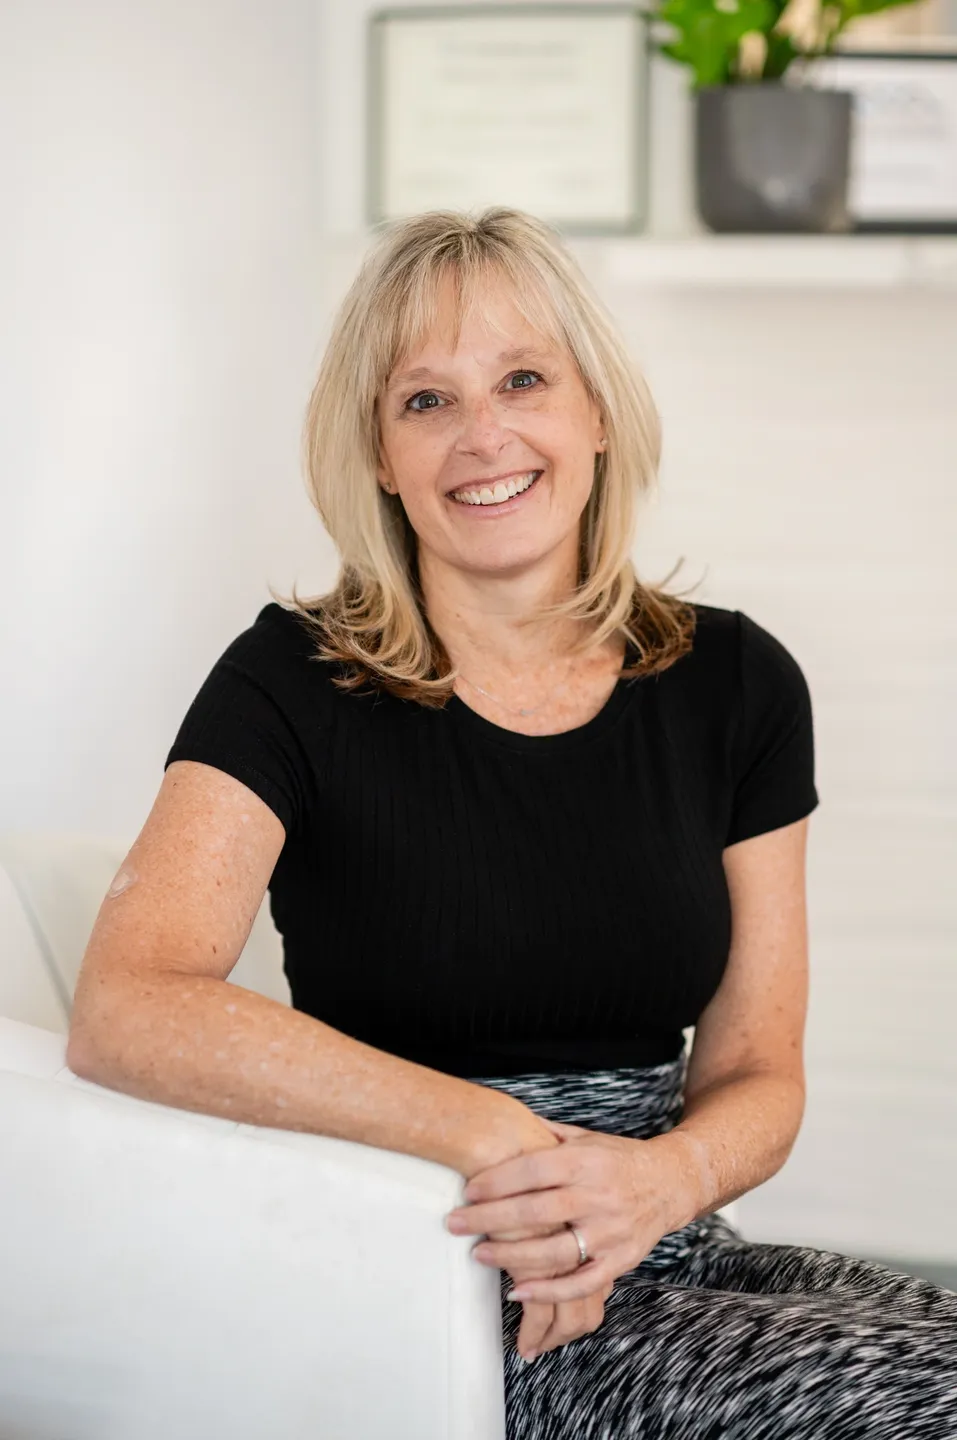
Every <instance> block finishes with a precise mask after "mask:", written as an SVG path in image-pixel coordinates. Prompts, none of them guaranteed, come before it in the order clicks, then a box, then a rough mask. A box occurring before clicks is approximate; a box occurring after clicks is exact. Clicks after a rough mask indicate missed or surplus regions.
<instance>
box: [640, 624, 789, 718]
mask: <svg viewBox="0 0 957 1440" xmlns="http://www.w3.org/2000/svg"><path fill="white" fill-rule="evenodd" d="M692 603H693V609H694V612H695V630H694V635H693V637H692V645H691V649H690V650H689V651H687V652H686V653H685V654H684V655H683V656H682V657H681V658H680V659H679V660H678V661H677V662H676V663H675V664H674V665H673V666H672V667H671V670H670V671H665V672H663V674H662V676H661V679H662V683H663V684H667V685H668V688H669V689H672V690H673V691H674V692H675V693H676V694H677V695H678V696H679V697H680V704H681V705H682V706H683V707H687V706H690V707H691V709H692V710H693V711H694V713H695V714H696V715H697V716H698V717H699V719H700V720H702V721H704V720H706V719H707V718H708V717H711V718H712V719H713V720H716V721H720V722H721V723H723V724H724V725H726V726H729V727H730V728H731V729H733V730H739V729H741V728H742V727H747V726H749V725H751V724H753V723H755V722H756V721H758V720H759V719H760V718H761V717H762V716H766V717H769V718H770V716H772V715H773V716H774V721H775V723H776V724H778V725H781V724H787V721H788V717H794V718H796V717H798V716H803V717H804V718H805V719H808V720H809V718H810V713H809V712H810V703H811V702H810V694H809V689H808V685H807V680H806V678H805V676H804V672H803V670H802V669H801V666H800V664H799V663H798V661H797V659H796V658H795V656H794V655H793V653H792V652H791V650H790V649H789V648H788V647H787V646H786V645H785V644H784V642H783V641H782V640H781V639H780V638H779V637H778V636H777V635H775V634H774V633H773V632H772V631H770V630H769V629H767V627H766V626H764V625H761V624H760V623H759V622H758V621H757V620H755V619H753V618H752V616H750V615H748V614H746V613H745V612H744V611H742V610H731V609H727V608H725V607H722V606H719V605H705V604H701V603H699V602H692ZM669 676H670V677H671V678H670V680H669V678H668V677H669Z"/></svg>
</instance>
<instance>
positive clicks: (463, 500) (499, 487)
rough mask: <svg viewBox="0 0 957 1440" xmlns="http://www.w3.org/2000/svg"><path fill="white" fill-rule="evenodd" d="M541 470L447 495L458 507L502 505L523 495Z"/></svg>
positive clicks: (530, 471)
mask: <svg viewBox="0 0 957 1440" xmlns="http://www.w3.org/2000/svg"><path fill="white" fill-rule="evenodd" d="M541 473H542V472H541V470H529V471H527V472H526V474H524V475H510V476H509V478H508V479H507V480H498V481H496V483H495V484H494V485H480V486H471V487H468V488H463V489H461V490H455V491H453V492H452V493H451V494H450V495H449V499H450V500H455V501H456V502H457V503H458V504H459V505H504V504H505V503H506V501H508V500H514V499H515V497H516V496H517V495H524V494H525V492H526V491H527V490H530V489H531V488H532V486H533V485H534V484H535V481H536V480H537V479H538V477H539V476H540V475H541Z"/></svg>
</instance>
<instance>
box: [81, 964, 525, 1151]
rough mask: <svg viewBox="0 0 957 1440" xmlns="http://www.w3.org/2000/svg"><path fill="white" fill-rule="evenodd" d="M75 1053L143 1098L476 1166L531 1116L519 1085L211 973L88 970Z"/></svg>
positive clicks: (511, 1146)
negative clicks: (478, 1079)
mask: <svg viewBox="0 0 957 1440" xmlns="http://www.w3.org/2000/svg"><path fill="white" fill-rule="evenodd" d="M67 1064H68V1065H69V1066H70V1068H71V1069H72V1070H74V1071H75V1072H76V1073H77V1074H79V1075H81V1076H83V1077H84V1078H85V1079H89V1080H93V1081H96V1082H97V1083H98V1084H101V1085H106V1086H109V1087H110V1088H112V1089H116V1090H122V1091H125V1092H126V1093H127V1094H130V1095H136V1096H138V1097H140V1098H141V1099H146V1100H155V1101H159V1102H160V1103H162V1104H166V1105H173V1106H177V1107H179V1108H181V1109H186V1110H195V1111H202V1112H205V1113H206V1114H211V1115H221V1116H224V1117H226V1118H228V1119H231V1120H238V1121H243V1122H246V1123H248V1124H253V1125H270V1126H276V1127H278V1128H281V1129H287V1130H302V1131H312V1132H315V1133H316V1134H322V1135H332V1136H336V1137H337V1138H339V1139H345V1140H354V1141H358V1142H360V1143H361V1144H364V1145H373V1146H378V1147H380V1148H382V1149H386V1150H397V1151H401V1152H403V1153H405V1154H409V1155H417V1156H420V1157H422V1158H423V1159H427V1160H433V1161H436V1162H437V1163H438V1164H440V1165H447V1166H449V1167H450V1168H452V1169H455V1170H458V1171H459V1172H460V1173H461V1174H462V1175H466V1176H470V1175H472V1174H474V1173H475V1171H476V1170H478V1169H480V1168H482V1166H483V1165H484V1164H491V1163H494V1162H495V1160H497V1159H499V1158H501V1157H502V1156H504V1155H508V1154H511V1153H515V1151H516V1150H517V1149H518V1148H520V1146H517V1145H515V1143H514V1140H513V1139H512V1137H513V1135H514V1134H515V1133H521V1132H522V1129H523V1127H524V1126H525V1124H526V1121H525V1116H524V1113H523V1112H525V1107H524V1106H521V1105H520V1104H519V1102H517V1101H515V1100H514V1099H513V1098H512V1097H511V1096H507V1095H503V1094H501V1093H499V1092H498V1091H495V1090H492V1089H491V1088H490V1087H488V1086H480V1085H476V1084H473V1083H472V1082H470V1081H468V1080H462V1079H459V1078H457V1077H456V1076H452V1075H445V1074H442V1073H440V1072H439V1071H436V1070H432V1069H429V1068H428V1067H426V1066H423V1065H418V1064H415V1063H413V1062H411V1061H407V1060H402V1059H400V1058H399V1057H397V1056H395V1055H391V1054H389V1053H388V1052H386V1051H383V1050H379V1049H376V1048H375V1047H374V1046H371V1045H366V1044H364V1043H363V1042H361V1041H359V1040H355V1039H353V1038H351V1037H350V1036H348V1035H345V1034H343V1033H342V1032H341V1031H339V1030H335V1029H333V1028H332V1027H331V1026H329V1025H326V1024H324V1023H323V1022H322V1021H320V1020H315V1019H313V1018H312V1017H311V1016H308V1015H304V1014H302V1013H301V1012H299V1011H296V1010H291V1009H289V1008H288V1007H287V1006H285V1005H280V1004H278V1003H277V1002H276V1001H274V1000H269V999H267V998H265V997H264V996H262V995H258V994H256V993H255V992H253V991H251V990H245V989H242V988H241V987H239V986H237V985H232V984H229V983H227V982H226V981H224V980H219V979H214V978H212V977H209V976H197V975H183V974H180V973H175V972H169V971H162V972H157V973H154V974H151V975H150V976H149V977H143V976H136V977H132V976H125V977H117V976H112V977H111V978H110V980H109V982H106V981H104V980H103V979H101V978H93V977H88V978H87V981H86V983H85V984H84V983H83V980H82V977H81V984H80V985H79V986H78V989H77V996H76V1001H75V1003H74V1019H73V1023H72V1026H71V1032H70V1039H69V1045H68V1051H67ZM528 1118H529V1119H530V1120H533V1117H532V1116H531V1112H528ZM533 1123H538V1122H535V1121H534V1120H533Z"/></svg>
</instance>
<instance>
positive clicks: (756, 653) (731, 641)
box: [691, 602, 802, 684]
mask: <svg viewBox="0 0 957 1440" xmlns="http://www.w3.org/2000/svg"><path fill="white" fill-rule="evenodd" d="M693 609H694V612H695V618H696V624H695V634H694V641H693V646H692V652H691V653H692V654H693V655H695V656H696V658H697V662H698V668H700V669H702V670H707V671H709V672H715V671H721V672H723V673H725V674H728V673H730V674H731V675H732V677H733V678H734V679H735V680H736V681H737V683H739V684H743V683H747V682H748V681H750V682H752V683H753V682H754V680H755V679H767V680H768V681H769V682H770V683H772V684H773V683H775V679H776V680H777V682H778V683H783V684H789V683H790V684H793V683H794V682H795V680H796V679H797V678H798V677H799V676H801V673H802V672H801V668H800V666H799V664H798V661H797V660H796V659H795V657H794V655H793V654H792V652H791V651H790V650H789V649H788V648H787V646H786V645H785V644H784V643H783V642H782V641H781V640H780V639H779V638H778V636H777V635H775V634H773V633H772V632H771V631H770V630H768V629H767V628H766V627H765V626H763V625H761V624H759V623H758V621H757V620H754V619H753V618H752V617H751V616H750V615H747V614H745V612H744V611H743V610H728V609H724V608H722V607H721V606H719V605H703V604H700V603H697V602H694V603H693Z"/></svg>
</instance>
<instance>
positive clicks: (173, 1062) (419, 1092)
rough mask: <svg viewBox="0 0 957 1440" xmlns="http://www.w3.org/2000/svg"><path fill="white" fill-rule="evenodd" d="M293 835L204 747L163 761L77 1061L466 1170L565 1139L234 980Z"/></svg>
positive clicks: (85, 985)
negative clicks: (205, 761)
mask: <svg viewBox="0 0 957 1440" xmlns="http://www.w3.org/2000/svg"><path fill="white" fill-rule="evenodd" d="M284 838H285V832H284V830H283V827H282V825H281V823H280V821H279V820H278V818H277V817H276V816H275V815H274V813H273V812H272V810H270V808H269V807H268V806H267V805H266V804H265V803H264V802H263V801H262V800H260V798H259V797H258V796H257V795H255V794H254V793H253V792H252V791H251V790H250V789H248V787H247V786H245V785H243V784H241V783H240V782H239V781H238V780H235V779H233V777H232V776H230V775H226V774H225V773H223V772H222V771H220V770H216V769H214V768H213V767H211V766H208V765H201V764H199V763H197V762H195V761H177V762H175V763H174V764H172V765H171V766H170V767H169V769H168V770H167V771H166V774H165V776H164V778H163V783H162V786H161V788H160V790H159V793H158V795H157V798H156V801H155V803H154V805H153V808H152V810H151V812H150V814H149V817H148V819H147V821H146V824H145V825H144V827H143V829H142V831H141V832H140V835H139V836H138V838H137V840H136V842H135V844H134V845H133V847H132V849H131V850H130V852H129V854H128V856H127V857H126V859H125V861H124V862H123V865H122V866H121V868H120V871H119V872H118V875H117V877H116V879H115V880H114V882H113V885H112V886H111V887H110V891H109V892H108V894H107V896H106V898H105V899H104V901H103V903H102V905H101V907H100V911H99V914H98V916H97V919H96V924H95V925H94V928H93V932H92V934H91V936H90V941H89V944H88V945H87V949H86V953H85V955H84V958H83V964H82V967H81V970H80V975H79V979H78V981H77V987H76V995H75V999H74V1005H73V1014H72V1019H71V1024H70V1034H69V1040H68V1047H67V1064H68V1065H69V1067H70V1069H71V1070H73V1071H74V1072H75V1073H76V1074H78V1075H81V1076H83V1077H84V1078H86V1079H89V1080H94V1081H96V1082H98V1083H99V1084H101V1085H107V1086H110V1087H111V1088H113V1089H116V1090H123V1091H126V1092H127V1093H128V1094H131V1095H137V1096H140V1097H141V1098H144V1099H147V1100H157V1101H160V1102H162V1103H164V1104H167V1105H175V1106H179V1107H181V1108H183V1109H187V1110H199V1111H205V1112H206V1113H208V1114H213V1115H223V1116H227V1117H229V1118H230V1119H233V1120H241V1121H246V1122H249V1123H252V1124H255V1125H274V1126H278V1127H281V1128H283V1129H287V1130H306V1131H313V1132H315V1133H317V1134H322V1135H333V1136H337V1137H339V1138H341V1139H346V1140H355V1141H359V1142H361V1143H362V1144H365V1145H374V1146H378V1147H381V1148H383V1149H386V1150H398V1151H402V1152H404V1153H405V1154H409V1155H418V1156H421V1157H422V1158H424V1159H427V1160H434V1161H436V1162H438V1163H439V1164H441V1165H447V1166H449V1167H451V1168H452V1169H455V1170H458V1171H459V1172H460V1173H461V1174H463V1175H465V1176H470V1175H472V1174H474V1173H476V1172H477V1171H478V1170H481V1169H484V1168H485V1167H486V1166H488V1165H492V1164H495V1163H497V1161H499V1160H503V1159H507V1158H509V1157H510V1156H512V1155H515V1154H518V1153H520V1152H521V1151H523V1150H531V1149H544V1148H548V1147H550V1146H552V1145H555V1144H557V1143H558V1141H557V1140H556V1139H555V1137H554V1136H553V1135H552V1134H551V1132H550V1131H549V1130H548V1129H547V1127H546V1126H545V1125H544V1123H543V1122H542V1121H541V1120H540V1119H539V1118H538V1117H537V1116H536V1115H534V1114H533V1112H532V1111H531V1110H529V1109H528V1107H527V1106H525V1105H523V1104H521V1102H520V1101H517V1100H515V1099H514V1098H513V1097H511V1096H509V1095H505V1094H503V1093H502V1092H500V1091H496V1090H493V1089H491V1087H486V1086H482V1085H477V1084H474V1083H472V1082H471V1081H468V1080H462V1079H459V1078H458V1077H456V1076H452V1075H445V1074H443V1073H441V1072H440V1071H437V1070H432V1069H429V1068H428V1067H427V1066H424V1065H417V1064H415V1063H413V1062H412V1061H408V1060H402V1059H400V1058H399V1057H397V1056H395V1055H390V1054H389V1053H388V1052H386V1051H383V1050H379V1049H376V1048H375V1047H374V1046H371V1045H366V1044H364V1043H363V1042H362V1041H359V1040H355V1039H353V1038H352V1037H351V1036H347V1035H344V1034H343V1033H342V1032H341V1031H339V1030H335V1029H333V1027H332V1026H330V1025H326V1024H324V1023H323V1022H322V1021H321V1020H315V1019H313V1018H312V1017H311V1016H308V1015H304V1014H301V1013H300V1012H298V1011H295V1010H290V1009H289V1008H288V1007H287V1006H285V1005H280V1004H279V1003H277V1002H276V1001H274V1000H269V999H267V998H266V997H265V996H262V995H258V994H256V993H255V992H254V991H251V990H245V989H242V988H241V987H239V986H237V985H232V984H228V983H227V977H228V975H229V973H230V971H231V970H232V968H233V966H234V965H235V963H236V961H237V959H238V958H239V955H240V953H241V951H242V948H243V946H244V945H245V943H246V938H247V936H248V934H249V931H250V928H251V926H252V923H253V920H254V919H255V917H256V913H257V911H258V910H259V906H260V904H261V902H262V899H263V896H264V894H265V891H266V886H267V884H268V883H269V877H270V876H271V874H272V871H273V867H274V866H275V863H276V860H277V858H278V856H279V853H280V851H281V849H282V846H283V842H284Z"/></svg>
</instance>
